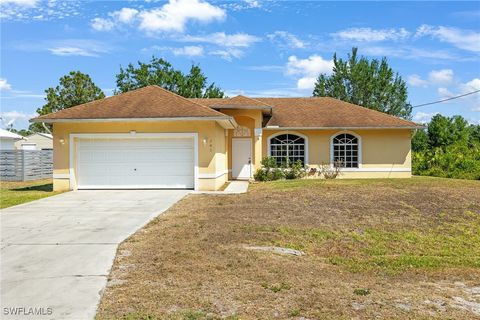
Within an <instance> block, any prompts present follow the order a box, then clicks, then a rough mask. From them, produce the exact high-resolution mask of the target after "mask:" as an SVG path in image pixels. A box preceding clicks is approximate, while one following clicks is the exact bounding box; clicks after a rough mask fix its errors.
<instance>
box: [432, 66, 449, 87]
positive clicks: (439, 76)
mask: <svg viewBox="0 0 480 320" xmlns="http://www.w3.org/2000/svg"><path fill="white" fill-rule="evenodd" d="M428 79H429V80H430V82H432V83H435V84H449V83H451V82H452V81H453V70H451V69H442V70H432V71H430V73H429V74H428Z"/></svg>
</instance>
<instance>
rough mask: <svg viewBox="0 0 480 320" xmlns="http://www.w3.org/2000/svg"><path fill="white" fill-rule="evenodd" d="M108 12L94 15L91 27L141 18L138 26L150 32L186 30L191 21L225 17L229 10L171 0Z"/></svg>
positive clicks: (187, 0)
mask: <svg viewBox="0 0 480 320" xmlns="http://www.w3.org/2000/svg"><path fill="white" fill-rule="evenodd" d="M108 16H109V17H108V18H94V19H92V21H91V26H92V28H93V29H95V30H98V31H111V30H113V29H114V28H115V27H116V26H120V25H122V24H123V25H127V24H133V23H134V22H138V24H136V27H137V28H138V29H140V30H142V31H144V32H146V33H147V34H156V33H159V32H184V31H185V28H186V25H187V24H188V23H189V22H202V23H208V22H212V21H222V20H224V19H225V17H226V16H227V14H226V12H225V10H223V9H222V8H220V7H218V6H214V5H212V4H210V3H208V2H206V1H203V0H169V1H168V3H166V4H164V5H163V6H161V7H156V8H153V9H145V10H141V11H139V10H137V9H134V8H122V9H121V10H118V11H114V12H110V13H108Z"/></svg>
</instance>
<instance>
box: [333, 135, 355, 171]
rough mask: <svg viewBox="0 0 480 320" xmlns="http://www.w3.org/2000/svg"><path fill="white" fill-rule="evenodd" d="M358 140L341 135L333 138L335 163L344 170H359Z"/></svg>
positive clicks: (351, 136) (350, 136)
mask: <svg viewBox="0 0 480 320" xmlns="http://www.w3.org/2000/svg"><path fill="white" fill-rule="evenodd" d="M358 145H359V143H358V138H357V137H355V136H354V135H352V134H349V133H341V134H339V135H337V136H335V137H334V138H333V146H332V147H333V163H334V164H336V163H339V164H340V166H341V167H343V168H358V156H359V155H358Z"/></svg>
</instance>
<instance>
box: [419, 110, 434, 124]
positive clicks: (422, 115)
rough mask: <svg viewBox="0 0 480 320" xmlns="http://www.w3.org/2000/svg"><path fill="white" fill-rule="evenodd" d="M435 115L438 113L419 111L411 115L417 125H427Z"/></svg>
mask: <svg viewBox="0 0 480 320" xmlns="http://www.w3.org/2000/svg"><path fill="white" fill-rule="evenodd" d="M436 114H438V112H431V113H426V112H421V111H419V112H417V113H415V114H414V115H413V121H415V122H418V123H427V122H430V120H431V119H432V117H433V116H434V115H436Z"/></svg>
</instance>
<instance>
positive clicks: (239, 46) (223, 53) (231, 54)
mask: <svg viewBox="0 0 480 320" xmlns="http://www.w3.org/2000/svg"><path fill="white" fill-rule="evenodd" d="M260 40H261V39H260V38H259V37H256V36H253V35H250V34H246V33H235V34H226V33H225V32H216V33H212V34H207V35H201V36H192V35H185V36H184V37H182V38H180V39H179V41H181V42H193V43H207V44H211V45H215V46H216V48H213V49H211V50H209V51H208V53H209V54H210V55H214V56H219V57H220V58H222V59H225V60H228V61H232V60H233V59H234V58H236V59H239V58H241V57H242V56H243V55H244V49H245V48H248V47H250V46H251V45H253V44H254V43H256V42H258V41H260Z"/></svg>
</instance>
